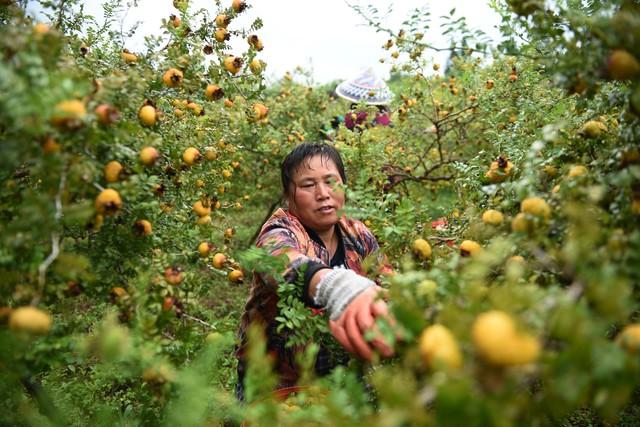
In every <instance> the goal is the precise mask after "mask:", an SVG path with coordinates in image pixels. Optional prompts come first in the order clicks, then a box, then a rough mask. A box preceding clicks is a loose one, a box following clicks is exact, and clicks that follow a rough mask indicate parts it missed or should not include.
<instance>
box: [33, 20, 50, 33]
mask: <svg viewBox="0 0 640 427" xmlns="http://www.w3.org/2000/svg"><path fill="white" fill-rule="evenodd" d="M50 30H51V28H50V27H49V26H48V25H47V24H45V23H44V22H38V23H37V24H36V25H34V26H33V32H34V33H35V34H37V35H40V36H41V35H43V34H47V33H48V32H49V31H50Z"/></svg>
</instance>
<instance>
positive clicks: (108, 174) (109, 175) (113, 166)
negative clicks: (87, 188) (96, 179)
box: [104, 160, 122, 183]
mask: <svg viewBox="0 0 640 427" xmlns="http://www.w3.org/2000/svg"><path fill="white" fill-rule="evenodd" d="M120 172H122V165H121V164H120V162H119V161H117V160H111V161H110V162H109V163H107V164H106V165H105V167H104V180H105V181H107V182H108V183H113V182H118V180H119V179H120Z"/></svg>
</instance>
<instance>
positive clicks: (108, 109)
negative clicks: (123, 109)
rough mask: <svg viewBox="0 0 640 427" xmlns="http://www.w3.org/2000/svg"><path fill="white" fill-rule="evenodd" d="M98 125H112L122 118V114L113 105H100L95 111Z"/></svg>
mask: <svg viewBox="0 0 640 427" xmlns="http://www.w3.org/2000/svg"><path fill="white" fill-rule="evenodd" d="M95 113H96V117H97V118H98V123H100V124H101V125H105V126H107V125H110V124H112V123H114V122H116V121H117V120H118V119H119V118H120V112H119V111H118V110H117V109H116V108H115V107H114V106H112V105H109V104H100V105H98V106H97V107H96V109H95Z"/></svg>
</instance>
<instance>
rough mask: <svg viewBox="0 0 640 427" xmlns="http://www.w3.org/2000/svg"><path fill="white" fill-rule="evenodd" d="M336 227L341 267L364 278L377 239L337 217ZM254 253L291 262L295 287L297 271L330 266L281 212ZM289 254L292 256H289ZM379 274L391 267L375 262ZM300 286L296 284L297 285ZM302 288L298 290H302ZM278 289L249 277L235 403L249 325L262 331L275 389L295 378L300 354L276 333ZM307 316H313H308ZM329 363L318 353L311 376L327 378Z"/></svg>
mask: <svg viewBox="0 0 640 427" xmlns="http://www.w3.org/2000/svg"><path fill="white" fill-rule="evenodd" d="M337 226H338V227H339V234H340V237H341V238H342V244H343V248H344V255H345V264H346V267H347V268H349V269H351V270H353V271H355V272H356V273H358V274H361V275H362V274H363V266H362V261H363V260H364V258H365V257H367V256H368V255H371V254H373V253H374V252H376V251H377V250H378V249H379V246H378V242H377V241H376V238H375V237H374V235H373V234H372V233H371V231H370V230H369V229H368V228H367V227H366V226H365V225H364V224H363V223H362V222H360V221H357V220H352V219H347V218H346V217H344V216H343V217H342V218H341V219H340V220H339V222H338V224H337ZM256 246H257V247H264V248H268V250H269V252H270V253H271V254H272V255H275V256H278V255H282V254H288V255H289V258H290V259H292V261H291V262H290V263H289V265H288V266H287V268H286V270H285V272H284V278H285V280H286V281H288V282H296V281H298V273H299V272H300V268H301V267H302V266H303V265H305V264H307V263H308V262H309V261H314V262H321V263H323V264H325V265H327V266H328V265H329V263H330V259H329V252H328V251H327V249H326V248H325V247H324V245H322V243H321V242H319V241H317V239H313V238H312V236H310V234H309V231H308V230H307V229H306V228H305V227H304V226H303V225H302V223H301V222H300V221H299V220H298V218H296V217H295V216H294V215H292V214H291V213H289V212H288V211H286V210H283V209H278V210H277V211H276V212H275V213H274V214H273V215H272V216H271V217H270V218H269V219H268V220H267V222H266V223H265V224H264V225H263V227H262V230H261V231H260V234H259V236H258V241H257V243H256ZM291 251H293V252H294V253H293V254H292V253H291ZM377 261H378V265H379V266H380V267H379V268H378V273H380V274H388V273H390V272H391V270H390V267H389V266H388V265H387V264H386V263H385V262H384V258H383V257H382V256H380V257H379V258H378V259H377ZM300 282H301V280H300ZM301 286H302V285H301ZM277 304H278V295H277V284H276V282H275V281H274V280H273V278H269V277H265V276H263V275H261V274H257V273H254V274H253V281H252V283H251V289H250V293H249V297H248V299H247V302H246V305H245V310H244V313H243V315H242V319H241V323H240V334H239V335H240V345H239V346H238V348H237V352H236V356H237V357H238V359H239V361H238V362H239V363H238V385H239V388H240V390H237V392H238V394H239V397H240V398H242V381H243V379H244V371H245V369H246V366H245V362H244V360H243V358H244V353H245V347H246V344H247V343H246V338H247V337H246V332H247V329H248V327H249V325H250V324H252V323H259V324H261V325H263V326H264V327H265V329H266V338H267V352H268V353H269V354H270V355H271V356H272V357H274V359H275V366H274V368H275V370H276V372H277V374H278V375H279V377H280V380H279V385H278V388H282V387H289V386H292V385H294V384H295V383H296V381H297V379H298V376H299V372H298V369H297V367H296V364H295V354H296V352H298V351H300V350H301V349H300V348H292V347H290V348H286V347H285V344H286V339H287V336H286V334H283V333H277V332H276V326H277V324H276V323H277V322H276V320H275V317H276V316H277V315H278V308H277ZM309 314H310V315H312V312H311V310H310V312H309ZM330 364H331V362H329V358H327V357H326V355H324V357H323V350H322V349H321V350H320V353H319V355H318V360H317V361H316V372H317V373H318V374H326V373H327V372H328V371H329V370H330V369H331V368H333V366H328V365H330Z"/></svg>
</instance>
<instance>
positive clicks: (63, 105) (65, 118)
mask: <svg viewBox="0 0 640 427" xmlns="http://www.w3.org/2000/svg"><path fill="white" fill-rule="evenodd" d="M86 114H87V109H86V108H85V106H84V102H82V101H79V100H77V99H71V100H68V101H62V102H60V103H58V104H57V105H56V106H55V108H54V112H53V115H52V116H51V123H52V124H53V125H54V126H56V127H59V128H66V129H73V128H77V127H79V126H80V125H82V119H84V117H85V116H86Z"/></svg>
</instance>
